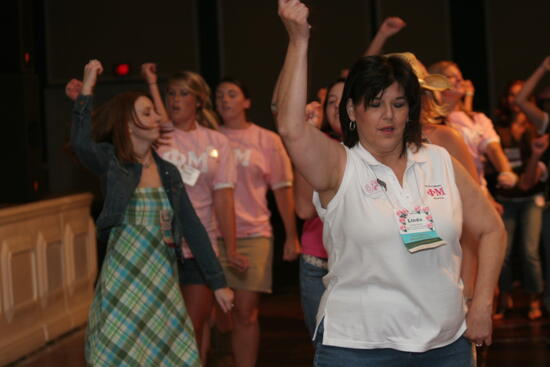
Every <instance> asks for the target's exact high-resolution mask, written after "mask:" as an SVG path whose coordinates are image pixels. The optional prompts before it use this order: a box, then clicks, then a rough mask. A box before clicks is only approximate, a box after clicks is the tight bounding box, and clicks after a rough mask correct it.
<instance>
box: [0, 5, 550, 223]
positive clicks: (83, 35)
mask: <svg viewBox="0 0 550 367" xmlns="http://www.w3.org/2000/svg"><path fill="white" fill-rule="evenodd" d="M306 3H307V4H308V5H309V6H310V10H311V11H310V23H311V25H312V32H311V49H310V62H309V65H310V69H309V70H310V95H311V96H314V95H315V91H316V90H317V89H318V88H320V87H321V86H325V85H326V84H328V83H330V82H331V81H333V80H334V79H336V78H337V77H338V75H339V72H340V70H341V69H344V68H347V67H349V66H350V65H351V63H352V62H353V61H354V60H355V59H356V58H357V57H358V56H359V55H360V54H361V53H362V52H363V51H364V49H365V48H366V47H367V45H368V42H369V41H370V40H371V38H372V36H373V35H374V33H375V31H376V29H377V27H378V25H379V24H380V23H381V21H382V20H383V19H384V18H385V17H387V16H400V17H402V18H403V19H404V20H405V21H406V22H407V27H406V28H405V29H404V30H403V31H402V32H401V33H399V34H398V35H396V36H395V37H393V38H392V39H390V41H389V42H388V43H387V44H386V47H385V49H384V51H385V52H399V51H412V52H414V53H415V54H416V55H417V56H418V58H419V59H420V60H422V61H423V62H424V63H425V64H426V65H430V64H431V63H433V62H436V61H439V60H444V59H450V60H454V61H456V62H457V63H458V64H459V65H460V67H461V69H462V71H463V74H464V76H465V78H469V79H472V80H473V82H474V84H475V87H476V94H475V108H476V109H477V110H481V111H484V112H486V113H488V114H491V112H492V111H493V110H494V107H495V104H496V101H497V98H498V95H499V93H500V91H501V90H502V88H503V87H504V85H505V84H506V83H507V82H508V81H509V80H512V79H524V78H526V77H528V76H529V75H530V73H531V72H532V71H533V70H534V69H535V68H536V67H537V66H538V65H539V64H540V62H541V61H542V60H543V58H544V57H545V56H546V55H549V54H550V48H549V47H548V45H549V39H550V37H549V36H550V22H549V17H550V1H544V0H524V1H521V2H518V1H517V0H514V1H513V0H483V1H459V0H418V1H409V0H378V1H376V0H339V1H334V0H310V1H306ZM0 34H2V45H3V46H2V48H3V52H2V56H1V57H0V82H1V83H2V88H1V91H2V92H1V93H2V98H0V100H1V101H2V112H3V114H2V125H3V126H2V138H3V139H2V144H0V146H1V147H2V148H1V149H2V150H1V153H2V155H1V156H2V162H3V165H2V166H3V170H2V172H3V175H2V176H3V177H2V178H3V179H2V180H1V182H2V188H1V190H0V193H1V194H0V205H9V204H14V203H23V202H29V201H34V200H39V199H43V198H46V197H51V196H56V195H64V194H67V193H71V192H79V191H92V192H94V193H96V194H98V189H97V180H96V178H95V177H93V176H92V175H90V174H88V173H86V172H85V171H84V170H83V169H81V168H80V167H79V166H78V165H77V164H76V163H75V162H74V161H73V160H72V159H71V157H70V155H69V154H67V152H66V149H65V143H66V141H67V139H68V134H69V122H70V111H71V102H70V101H69V100H68V99H67V98H66V97H65V95H64V85H65V83H66V82H67V81H68V80H70V79H71V78H81V75H82V70H83V66H84V64H85V63H86V62H87V61H88V60H89V59H91V58H97V59H99V60H101V61H102V62H103V65H104V67H105V72H104V75H102V77H101V80H100V84H99V85H98V87H97V89H96V100H97V103H100V102H101V101H105V100H106V99H108V98H110V97H111V96H113V95H114V94H116V93H119V92H121V91H125V90H128V89H144V88H145V86H144V83H143V82H142V80H141V79H140V77H139V66H140V65H141V64H142V63H144V62H149V61H153V62H156V63H157V64H158V71H159V76H160V78H161V84H162V82H163V81H164V80H165V78H166V77H167V76H168V75H170V74H171V73H173V72H174V71H176V70H178V69H191V70H195V71H198V72H200V73H201V74H202V75H203V76H204V77H205V79H206V80H207V81H208V82H209V83H210V85H211V87H214V86H215V84H216V82H217V81H218V80H219V79H220V78H221V77H224V76H232V77H235V78H238V79H241V80H242V81H243V82H244V83H245V84H246V85H247V86H248V88H249V90H250V92H251V95H252V102H253V103H252V108H251V110H250V113H249V117H250V119H251V120H252V121H254V122H256V123H258V124H259V125H262V126H264V127H267V128H270V129H273V121H272V118H271V114H270V111H269V104H270V100H271V92H272V88H273V85H274V83H275V80H276V78H277V74H278V72H279V70H280V67H281V65H282V62H283V58H284V54H285V51H286V42H287V37H286V33H285V30H284V28H283V26H282V24H281V22H280V20H279V18H278V16H277V1H276V0H179V1H175V0H155V1H147V2H141V1H135V0H134V1H131V0H117V1H108V0H96V1H86V2H84V1H75V0H7V1H4V2H3V9H2V12H1V14H0ZM120 63H128V64H130V66H131V72H130V74H129V75H127V76H124V77H117V76H115V75H114V73H113V69H114V66H115V65H117V64H120ZM548 82H549V79H548V77H547V78H546V79H545V81H544V83H541V86H544V85H546V84H548ZM98 197H99V196H98ZM94 211H97V208H94ZM275 226H276V229H277V230H276V232H279V231H278V229H279V227H277V226H278V225H277V223H275Z"/></svg>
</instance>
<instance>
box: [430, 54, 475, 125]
mask: <svg viewBox="0 0 550 367" xmlns="http://www.w3.org/2000/svg"><path fill="white" fill-rule="evenodd" d="M451 66H454V67H455V68H457V69H458V70H460V68H459V67H458V64H457V63H456V62H454V61H449V60H443V61H438V62H436V63H435V64H432V65H430V67H429V68H428V71H429V72H430V73H433V74H441V75H445V70H447V68H449V67H451ZM459 107H460V110H462V111H464V112H466V113H467V114H468V115H471V113H470V112H468V111H465V110H464V104H463V102H462V100H460V101H459ZM441 109H442V111H443V112H444V113H443V115H444V116H447V115H448V114H449V113H451V112H452V111H451V110H450V106H448V105H447V104H441Z"/></svg>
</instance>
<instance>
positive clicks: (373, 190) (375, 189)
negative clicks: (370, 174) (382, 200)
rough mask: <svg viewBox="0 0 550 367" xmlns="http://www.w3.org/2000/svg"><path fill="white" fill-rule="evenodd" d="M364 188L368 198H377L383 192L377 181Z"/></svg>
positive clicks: (370, 182) (372, 181)
mask: <svg viewBox="0 0 550 367" xmlns="http://www.w3.org/2000/svg"><path fill="white" fill-rule="evenodd" d="M363 188H364V189H365V192H366V193H367V195H368V196H377V194H380V193H381V192H382V186H381V185H380V183H379V182H378V180H377V179H373V180H371V181H369V182H368V183H367V184H366V185H365V186H363Z"/></svg>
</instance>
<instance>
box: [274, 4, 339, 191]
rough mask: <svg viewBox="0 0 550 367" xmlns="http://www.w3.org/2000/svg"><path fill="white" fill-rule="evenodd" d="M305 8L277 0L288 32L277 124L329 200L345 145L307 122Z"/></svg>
mask: <svg viewBox="0 0 550 367" xmlns="http://www.w3.org/2000/svg"><path fill="white" fill-rule="evenodd" d="M308 12H309V10H308V8H307V7H306V6H305V5H304V4H302V3H301V2H300V1H298V0H279V15H280V17H281V19H282V21H283V23H284V25H285V28H286V30H287V32H288V35H289V43H288V49H287V54H286V58H285V62H284V65H283V68H282V70H281V74H280V76H279V83H278V91H277V94H276V96H275V98H274V102H275V103H276V104H277V118H276V121H277V128H278V130H279V134H280V135H281V137H282V138H283V140H284V142H285V145H286V147H287V150H288V152H289V154H290V157H291V159H292V161H293V163H294V166H295V167H296V169H297V170H298V171H299V172H300V173H301V174H302V175H303V176H304V178H305V179H306V180H307V181H308V182H309V183H310V184H311V185H312V186H313V188H314V189H315V190H317V191H320V192H321V194H322V195H323V194H325V195H326V199H327V200H326V201H327V202H328V201H330V199H331V198H332V196H333V195H334V194H335V193H336V190H337V188H338V185H339V183H340V179H341V177H342V175H343V171H344V166H345V161H346V153H345V150H344V148H343V147H342V146H341V145H340V144H338V143H337V142H335V141H332V139H330V138H328V137H327V136H325V134H323V133H322V132H320V131H319V130H318V129H316V128H315V127H313V126H312V125H311V124H309V123H307V122H306V116H305V107H306V94H307V93H306V89H307V50H308V43H309V25H308V22H307V17H308Z"/></svg>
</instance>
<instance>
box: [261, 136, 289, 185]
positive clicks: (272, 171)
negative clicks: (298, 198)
mask: <svg viewBox="0 0 550 367" xmlns="http://www.w3.org/2000/svg"><path fill="white" fill-rule="evenodd" d="M270 135H271V136H269V138H270V139H269V146H268V147H267V149H266V155H267V156H266V159H267V162H268V165H269V172H268V177H267V180H268V183H269V185H270V186H271V189H272V190H277V189H280V188H283V187H291V186H292V180H293V175H292V164H291V163H290V158H289V157H288V154H287V152H286V149H285V147H284V145H283V142H282V141H281V138H280V137H279V136H278V135H276V134H274V133H271V132H270Z"/></svg>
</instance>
